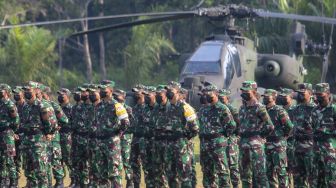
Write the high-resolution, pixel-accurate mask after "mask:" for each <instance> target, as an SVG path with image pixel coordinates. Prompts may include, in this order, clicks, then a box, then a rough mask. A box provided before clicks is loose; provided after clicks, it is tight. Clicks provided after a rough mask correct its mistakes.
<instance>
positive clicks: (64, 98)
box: [57, 88, 75, 184]
mask: <svg viewBox="0 0 336 188" xmlns="http://www.w3.org/2000/svg"><path fill="white" fill-rule="evenodd" d="M57 94H58V97H57V100H58V103H59V105H60V106H61V107H62V110H63V112H64V114H65V115H66V116H67V118H68V120H69V122H68V123H66V124H62V125H61V129H60V130H59V132H60V136H61V141H60V143H61V151H62V163H63V166H64V167H65V165H66V166H67V167H68V172H69V177H70V179H71V183H70V184H72V183H73V182H74V181H75V180H74V175H73V173H72V172H73V167H72V160H71V146H72V137H71V133H72V130H71V121H72V118H71V115H72V104H71V103H70V95H71V92H70V90H68V89H66V88H62V89H60V90H59V91H58V92H57ZM64 171H65V170H64ZM65 172H66V171H65Z"/></svg>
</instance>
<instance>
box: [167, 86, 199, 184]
mask: <svg viewBox="0 0 336 188" xmlns="http://www.w3.org/2000/svg"><path fill="white" fill-rule="evenodd" d="M180 88H181V85H180V84H179V83H177V82H173V81H172V82H170V83H169V84H168V85H167V87H166V89H167V98H168V99H169V101H170V107H169V108H168V109H167V111H166V116H167V117H168V118H169V121H168V124H167V128H166V129H167V130H169V132H170V134H171V135H170V136H171V137H170V138H169V137H168V148H167V150H168V151H167V161H168V164H167V169H168V172H167V175H168V183H169V186H170V187H186V188H188V187H192V178H191V174H192V158H191V157H190V154H189V152H188V147H189V143H190V139H192V138H193V137H195V136H196V135H197V133H198V131H199V127H198V119H197V115H196V113H195V111H194V109H193V108H192V107H191V106H190V105H189V104H188V103H186V102H183V101H180V100H179V92H180Z"/></svg>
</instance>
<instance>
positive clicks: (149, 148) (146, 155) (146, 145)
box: [140, 86, 157, 188]
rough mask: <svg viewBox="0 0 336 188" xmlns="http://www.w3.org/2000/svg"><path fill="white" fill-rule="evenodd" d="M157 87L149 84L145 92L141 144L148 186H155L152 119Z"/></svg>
mask: <svg viewBox="0 0 336 188" xmlns="http://www.w3.org/2000/svg"><path fill="white" fill-rule="evenodd" d="M155 91H156V88H155V87H153V86H148V87H147V88H146V90H145V91H143V94H144V95H145V104H146V106H145V109H144V113H143V115H144V116H143V122H144V128H145V130H143V133H144V135H143V142H142V144H141V145H140V147H141V151H142V152H141V153H142V154H143V161H142V165H143V169H145V170H144V172H147V174H146V175H145V183H146V187H149V188H150V187H154V169H153V166H152V164H153V156H152V154H153V140H154V132H153V130H154V123H153V121H151V118H152V116H153V111H154V108H156V106H157V103H156V98H155Z"/></svg>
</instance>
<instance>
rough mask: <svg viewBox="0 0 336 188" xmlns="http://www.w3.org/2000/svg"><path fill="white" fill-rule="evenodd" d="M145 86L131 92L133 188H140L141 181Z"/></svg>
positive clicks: (138, 86)
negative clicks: (132, 101) (132, 99)
mask: <svg viewBox="0 0 336 188" xmlns="http://www.w3.org/2000/svg"><path fill="white" fill-rule="evenodd" d="M144 89H145V86H143V85H141V84H139V85H136V86H135V87H134V88H133V89H132V91H133V93H134V101H135V102H136V105H135V106H134V107H133V114H134V124H133V126H132V128H131V131H132V133H133V140H132V147H131V159H130V160H131V166H132V171H133V184H134V187H135V188H138V187H140V181H141V163H142V162H143V160H144V155H143V153H142V150H141V144H142V143H143V140H144V138H143V136H144V132H143V131H144V129H145V127H144V125H145V123H144V119H143V117H144V109H145V106H146V104H145V96H144V94H143V93H142V92H143V91H144ZM143 171H144V174H145V176H146V175H147V174H148V172H146V169H145V168H143Z"/></svg>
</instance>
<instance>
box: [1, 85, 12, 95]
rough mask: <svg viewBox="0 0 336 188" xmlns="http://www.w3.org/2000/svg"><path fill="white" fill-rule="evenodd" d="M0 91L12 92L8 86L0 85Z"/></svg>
mask: <svg viewBox="0 0 336 188" xmlns="http://www.w3.org/2000/svg"><path fill="white" fill-rule="evenodd" d="M0 89H1V90H6V91H7V92H10V93H11V92H12V88H11V87H10V86H9V85H8V84H0Z"/></svg>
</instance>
